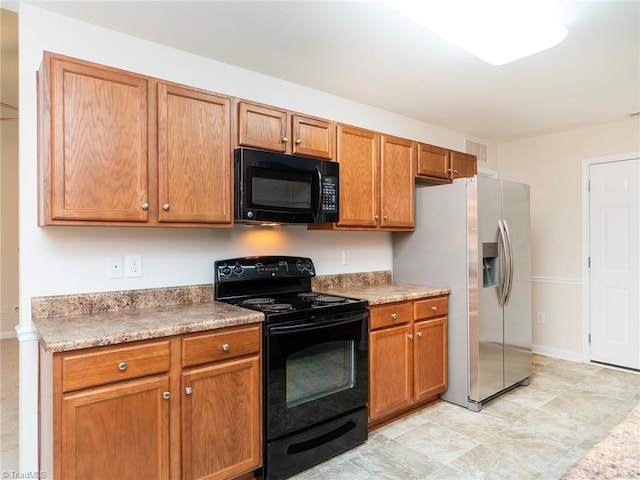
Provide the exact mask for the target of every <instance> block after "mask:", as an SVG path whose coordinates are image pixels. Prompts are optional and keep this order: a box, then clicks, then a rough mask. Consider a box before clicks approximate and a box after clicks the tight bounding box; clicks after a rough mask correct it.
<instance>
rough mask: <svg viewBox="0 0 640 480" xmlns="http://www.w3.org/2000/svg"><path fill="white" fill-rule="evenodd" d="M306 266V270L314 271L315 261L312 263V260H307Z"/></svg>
mask: <svg viewBox="0 0 640 480" xmlns="http://www.w3.org/2000/svg"><path fill="white" fill-rule="evenodd" d="M304 268H305V270H309V272H313V263H311V260H305V262H304Z"/></svg>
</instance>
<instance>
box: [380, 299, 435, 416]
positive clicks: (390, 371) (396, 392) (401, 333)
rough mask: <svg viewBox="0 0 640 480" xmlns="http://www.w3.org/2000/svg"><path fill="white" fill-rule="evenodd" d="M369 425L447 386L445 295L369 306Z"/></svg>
mask: <svg viewBox="0 0 640 480" xmlns="http://www.w3.org/2000/svg"><path fill="white" fill-rule="evenodd" d="M370 313H371V320H370V325H371V332H370V351H369V355H370V360H369V424H370V425H372V426H375V425H376V424H378V423H382V422H386V421H389V420H391V419H393V418H395V417H396V416H399V415H401V414H403V413H405V412H407V411H410V410H411V409H413V408H415V407H417V406H419V405H421V404H423V403H428V402H430V401H432V400H434V399H436V398H437V395H438V394H439V393H442V392H444V391H445V390H446V389H447V316H446V315H447V297H446V296H440V297H432V298H427V299H419V300H415V301H409V302H399V303H395V304H390V305H380V306H372V307H370Z"/></svg>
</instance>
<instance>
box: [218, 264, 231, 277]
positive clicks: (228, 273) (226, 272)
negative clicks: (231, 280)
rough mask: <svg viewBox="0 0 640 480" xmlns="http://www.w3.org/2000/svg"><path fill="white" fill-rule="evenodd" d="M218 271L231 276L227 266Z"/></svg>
mask: <svg viewBox="0 0 640 480" xmlns="http://www.w3.org/2000/svg"><path fill="white" fill-rule="evenodd" d="M220 271H221V272H222V274H223V275H231V269H230V268H229V267H228V266H227V265H225V266H224V267H222V270H220Z"/></svg>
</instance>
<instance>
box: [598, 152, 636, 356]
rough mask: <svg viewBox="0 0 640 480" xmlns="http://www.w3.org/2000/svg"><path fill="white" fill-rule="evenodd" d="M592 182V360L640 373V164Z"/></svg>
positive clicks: (611, 168) (624, 164) (618, 165)
mask: <svg viewBox="0 0 640 480" xmlns="http://www.w3.org/2000/svg"><path fill="white" fill-rule="evenodd" d="M589 180H590V192H589V237H590V242H589V243H590V253H589V255H590V259H591V268H590V270H589V275H590V291H591V302H590V303H591V305H590V318H591V360H593V361H596V362H603V363H608V364H611V365H617V366H620V367H627V368H634V369H640V312H639V308H638V303H639V300H638V299H639V297H640V255H639V250H640V246H639V243H640V236H639V231H640V227H639V224H640V159H635V160H625V161H619V162H610V163H600V164H594V165H591V166H590V167H589Z"/></svg>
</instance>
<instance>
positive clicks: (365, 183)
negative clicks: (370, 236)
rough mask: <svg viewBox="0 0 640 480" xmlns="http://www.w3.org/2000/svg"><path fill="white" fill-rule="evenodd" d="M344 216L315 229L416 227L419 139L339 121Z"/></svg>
mask: <svg viewBox="0 0 640 480" xmlns="http://www.w3.org/2000/svg"><path fill="white" fill-rule="evenodd" d="M337 149H338V153H337V160H338V162H339V163H340V220H339V221H338V222H337V223H334V224H322V225H314V226H312V227H310V228H314V229H335V230H388V231H402V230H412V229H413V227H414V225H415V223H414V192H413V188H414V170H413V168H414V157H415V152H416V143H415V142H412V141H411V140H406V139H402V138H398V137H392V136H388V135H381V134H379V133H377V132H372V131H369V130H365V129H361V128H357V127H350V126H346V125H338V144H337Z"/></svg>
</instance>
